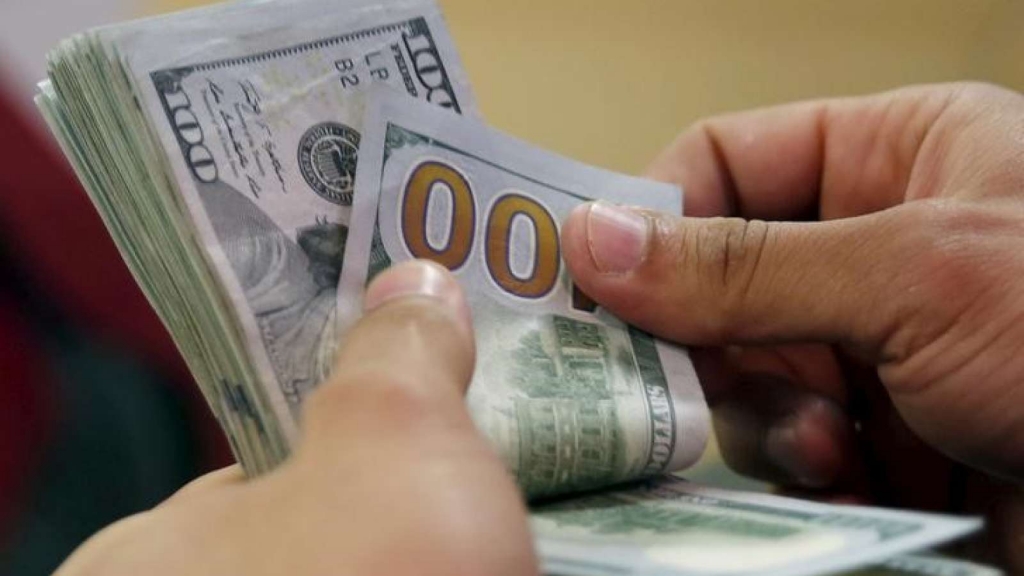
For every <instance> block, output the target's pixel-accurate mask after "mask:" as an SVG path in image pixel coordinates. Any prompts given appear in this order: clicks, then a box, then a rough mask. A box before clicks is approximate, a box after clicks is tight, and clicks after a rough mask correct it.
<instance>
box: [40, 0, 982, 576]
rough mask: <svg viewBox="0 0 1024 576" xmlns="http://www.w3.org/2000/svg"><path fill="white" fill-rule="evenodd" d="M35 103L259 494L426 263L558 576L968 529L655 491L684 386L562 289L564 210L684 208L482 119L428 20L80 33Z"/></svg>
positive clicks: (243, 19)
mask: <svg viewBox="0 0 1024 576" xmlns="http://www.w3.org/2000/svg"><path fill="white" fill-rule="evenodd" d="M37 102H38V105H39V107H40V109H41V110H42V111H43V113H44V115H45V116H46V118H47V120H48V122H49V124H50V126H51V127H52V129H53V131H54V133H55V134H56V135H57V137H58V140H59V141H60V143H61V145H62V146H63V148H64V150H65V152H66V154H67V156H68V158H69V159H70V160H71V162H72V164H73V165H74V167H75V169H76V171H77V173H78V175H79V177H80V179H81V180H82V182H83V184H84V185H85V187H86V189H87V190H88V192H89V194H90V195H91V197H92V199H93V201H94V203H95V205H96V207H97V210H98V211H99V213H100V215H101V216H102V217H103V219H104V222H105V223H106V225H107V228H108V230H109V231H110V234H111V236H112V237H113V238H114V240H115V242H116V243H117V245H118V247H119V248H120V250H121V253H122V255H123V257H124V258H125V261H126V262H127V263H128V265H129V267H130V268H131V270H132V272H133V273H134V275H135V278H136V280H137V281H138V283H139V285H140V286H141V287H142V289H143V290H144V292H145V293H146V295H147V296H148V297H149V300H150V302H151V303H152V305H153V307H154V308H155V309H156V310H157V312H158V313H159V315H160V317H161V318H162V320H163V321H164V323H165V324H166V326H167V328H168V330H169V332H170V333H171V335H172V337H173V338H174V340H175V342H176V343H177V345H178V346H179V348H180V350H181V352H182V355H183V356H184V358H185V359H186V361H187V362H188V365H189V367H190V369H191V371H192V373H193V375H194V377H195V380H196V382H197V383H198V385H199V386H200V387H201V389H202V391H203V393H204V395H205V397H206V399H207V401H208V402H209V405H210V408H211V410H212V411H213V413H214V414H215V415H216V417H217V419H218V421H219V422H220V423H221V426H222V427H223V428H224V431H225V432H226V434H227V436H228V438H229V439H230V441H231V444H232V447H233V449H234V452H235V454H236V456H237V457H238V459H239V461H240V462H241V463H242V465H243V466H244V468H245V469H246V471H247V472H249V473H250V474H260V473H263V472H266V471H269V470H271V469H273V468H274V467H275V466H277V465H279V464H280V463H281V462H282V461H283V460H284V459H286V458H287V456H288V454H289V452H290V450H291V449H292V447H293V446H294V445H295V443H296V442H297V441H298V438H299V435H300V421H301V408H302V403H303V399H304V398H305V397H306V396H307V395H308V393H309V392H310V391H311V390H313V389H314V388H315V387H316V386H317V385H318V384H320V383H321V382H323V381H324V380H325V379H326V378H327V377H328V374H329V371H330V368H331V365H332V358H333V354H334V351H335V349H336V348H337V346H338V344H339V342H341V341H342V339H343V338H344V337H345V333H346V330H347V329H348V328H349V327H351V326H352V325H353V324H354V323H355V322H356V321H357V320H358V316H359V310H360V301H361V295H362V291H363V288H364V287H365V286H366V284H367V282H368V281H369V280H370V279H372V278H373V276H374V275H376V274H377V273H379V272H381V271H382V270H384V269H386V268H387V267H389V266H391V265H393V264H395V263H397V262H400V261H403V260H409V259H415V258H425V259H430V260H434V261H436V262H438V263H440V264H442V265H444V266H446V267H447V268H449V269H450V270H452V271H453V273H454V274H455V275H456V277H457V278H458V279H459V280H460V282H461V283H462V284H463V286H464V288H465V289H466V292H467V294H468V298H469V301H470V305H471V308H472V310H473V315H474V324H475V330H476V339H477V347H478V366H477V369H476V372H475V376H474V379H473V384H472V386H471V388H470V391H469V394H468V397H467V403H468V406H469V409H470V412H471V414H472V416H473V418H474V421H475V422H476V424H477V426H478V427H479V429H480V431H481V433H482V434H484V435H485V436H486V437H487V438H488V439H489V440H490V442H491V444H492V446H493V447H494V449H495V450H496V451H497V452H498V453H499V454H500V455H501V457H502V458H503V459H504V461H505V463H506V465H507V467H508V469H509V471H510V473H511V474H513V475H514V476H515V478H516V479H517V481H518V483H519V485H520V487H521V488H522V490H523V492H524V494H525V495H526V497H527V498H529V499H530V500H531V501H533V502H535V503H536V504H535V505H534V508H533V529H534V533H535V534H536V540H537V547H538V550H539V552H540V555H541V557H542V559H543V562H544V568H545V570H547V571H549V572H551V573H559V574H704V573H715V574H746V573H758V574H794V575H795V574H818V573H825V572H835V571H837V570H843V569H848V568H852V567H856V566H859V565H863V564H870V563H876V562H879V561H882V560H885V559H888V558H891V557H894V556H896V555H898V554H901V553H904V552H907V551H911V550H915V549H920V548H925V547H929V546H932V545H935V544H937V543H940V542H942V541H945V540H948V539H950V538H953V537H956V536H960V535H963V534H965V533H967V532H969V531H971V530H973V529H975V528H976V527H977V526H978V522H977V521H975V520H970V519H959V518H952V517H941V516H932V515H924V514H917V513H912V512H899V511H884V510H876V509H868V508H852V507H838V506H831V505H825V504H818V503H811V502H803V501H797V500H791V499H783V498H778V497H773V496H768V495H760V494H743V493H735V492H728V491H724V490H716V489H712V488H705V487H700V486H696V485H692V484H690V483H687V482H686V481H684V480H682V479H680V478H678V477H675V476H671V475H666V474H669V473H672V472H677V471H680V470H684V469H686V468H687V467H688V466H690V465H692V464H693V463H694V462H695V461H696V460H697V459H698V458H699V457H700V455H701V454H702V452H703V450H704V445H705V442H706V439H707V436H708V430H709V417H708V410H707V406H706V405H705V403H704V399H703V396H702V393H701V389H700V386H699V383H698V381H697V378H696V375H695V373H694V370H693V366H692V364H691V363H690V361H689V358H688V356H687V353H686V351H685V350H684V349H682V348H679V347H677V346H674V345H671V344H668V343H665V342H661V341H658V340H656V339H654V338H652V337H651V336H649V335H647V334H645V333H643V332H641V331H639V330H636V329H634V328H631V327H629V326H626V325H625V324H623V323H622V322H621V321H619V320H618V319H616V318H614V317H612V316H611V315H609V314H607V313H606V312H605V311H603V310H602V309H601V308H599V307H596V306H595V305H594V304H593V303H592V302H590V301H589V299H587V298H586V296H585V295H584V294H581V293H580V292H579V291H578V290H577V289H575V287H574V286H573V284H572V282H571V279H570V278H569V277H568V275H567V273H566V271H565V268H564V266H563V265H562V263H561V257H560V254H559V241H558V235H559V227H560V223H561V221H562V220H563V219H564V218H565V217H566V216H567V215H568V213H569V211H571V210H572V208H573V207H575V206H577V205H579V204H581V203H583V202H586V201H590V200H605V201H609V202H617V203H628V204H631V205H640V206H645V207H648V208H651V209H656V210H662V211H678V210H679V209H680V207H681V206H682V204H683V202H682V200H683V198H682V192H681V191H680V190H678V189H676V188H673V187H671V186H668V185H664V184H658V183H654V182H647V181H643V180H640V179H637V178H632V177H628V176H624V175H618V174H613V173H609V172H607V171H604V170H600V169H597V168H592V167H588V166H584V165H581V164H579V163H576V162H573V161H570V160H567V159H565V158H561V157H559V156H556V155H554V154H551V153H548V152H545V151H542V150H539V149H537V148H534V147H532V146H530V145H528V144H525V143H523V142H520V141H517V140H515V139H513V138H510V137H508V136H505V135H503V134H500V133H498V132H496V131H494V130H492V129H490V128H487V127H485V126H484V125H482V124H481V123H480V121H479V120H477V119H474V117H475V116H476V111H475V107H474V103H473V98H472V95H471V93H470V88H469V84H468V81H467V79H466V74H465V72H464V71H463V69H462V66H461V64H460V62H459V59H458V55H457V53H456V50H455V47H454V45H453V43H452V41H451V39H450V37H449V35H448V32H447V29H446V28H445V25H444V21H443V18H442V16H441V14H440V12H439V10H438V8H437V6H436V5H434V3H433V2H432V1H430V0H404V1H396V2H389V3H386V4H379V3H374V2H368V1H366V0H358V1H350V2H335V1H334V0H276V1H270V2H256V3H238V4H226V5H219V6H215V7H212V8H206V9H201V10H195V11H191V12H184V13H180V14H176V15H170V16H165V17H161V18H156V19H151V20H145V21H140V22H134V23H128V24H122V25H117V26H112V27H107V28H101V29H98V30H93V31H89V32H86V33H84V34H81V35H79V36H76V37H74V38H72V39H70V40H67V41H65V42H63V43H62V44H61V45H60V46H58V47H57V48H56V49H55V50H54V52H53V53H52V55H51V59H50V79H49V81H46V82H43V83H42V84H41V86H40V95H39V97H38V100H37ZM629 482H633V483H632V484H629ZM583 491H587V492H586V493H585V494H579V493H581V492H583ZM556 496H557V497H558V499H557V500H550V498H551V497H556ZM545 499H546V500H545ZM739 550H742V551H743V554H737V551H739ZM892 562H896V561H892ZM892 562H891V563H890V568H891V569H893V570H897V571H898V570H904V571H906V570H907V568H906V567H907V566H931V568H927V569H928V570H933V569H935V568H934V566H935V565H936V563H938V565H944V566H953V564H948V565H945V564H943V561H941V560H932V559H917V560H912V559H904V560H903V561H902V564H900V563H899V562H896V563H895V564H892ZM915 562H916V563H915ZM929 562H931V564H929ZM957 566H960V568H958V569H961V570H966V571H961V572H949V573H977V574H981V573H985V572H984V569H982V568H975V567H970V568H964V567H963V566H961V565H957ZM924 570H925V569H921V571H922V572H923V571H924ZM974 570H977V571H976V572H975V571H974Z"/></svg>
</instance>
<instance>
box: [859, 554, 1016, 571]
mask: <svg viewBox="0 0 1024 576" xmlns="http://www.w3.org/2000/svg"><path fill="white" fill-rule="evenodd" d="M1002 574H1003V572H1002V571H1001V570H998V569H996V568H992V567H990V566H982V565H981V564H975V563H973V562H964V561H962V560H955V559H952V558H945V557H942V556H935V555H927V554H908V555H906V556H897V557H895V558H892V559H890V560H886V561H885V562H882V563H881V564H879V565H877V566H872V567H870V568H864V569H862V570H857V571H856V572H850V573H848V574H847V576H1002Z"/></svg>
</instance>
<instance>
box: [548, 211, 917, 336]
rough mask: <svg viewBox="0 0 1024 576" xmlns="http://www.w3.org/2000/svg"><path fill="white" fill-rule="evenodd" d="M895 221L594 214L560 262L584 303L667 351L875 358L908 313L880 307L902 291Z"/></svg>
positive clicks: (569, 224)
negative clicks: (838, 346) (679, 345)
mask: <svg viewBox="0 0 1024 576" xmlns="http://www.w3.org/2000/svg"><path fill="white" fill-rule="evenodd" d="M897 220H898V218H894V217H893V215H892V214H890V213H888V212H880V213H876V214H873V215H868V216H862V217H857V218H848V219H843V220H834V221H829V222H815V223H810V222H762V221H748V220H743V219H740V218H686V217H678V216H672V215H666V214H658V213H654V212H649V211H643V210H638V209H631V208H625V207H619V206H613V205H610V204H606V203H603V202H598V203H592V204H586V205H583V206H580V207H578V208H577V209H576V210H575V211H574V212H573V213H572V214H571V215H570V216H569V218H568V220H567V221H566V223H565V225H564V228H563V233H562V238H563V252H564V255H565V260H566V264H567V266H568V268H569V271H570V272H571V274H572V276H573V279H574V280H575V282H576V284H577V286H578V287H579V288H580V289H581V290H582V291H583V292H584V293H586V294H587V295H588V296H590V297H591V298H593V299H594V300H595V301H597V302H599V303H600V304H601V305H602V306H604V307H605V308H606V309H608V310H609V311H610V312H612V313H614V314H616V315H617V316H619V317H620V318H622V319H623V320H625V321H626V322H628V323H631V324H634V325H636V326H639V327H640V328H643V329H645V330H648V331H650V332H653V333H655V334H657V335H659V336H662V337H665V338H668V339H671V340H675V341H679V342H683V343H686V344H694V345H716V344H733V343H735V344H741V343H771V342H784V341H832V342H845V343H850V344H854V345H856V346H857V347H858V348H860V347H869V348H876V347H877V346H880V345H881V344H882V339H883V338H884V337H885V334H886V329H887V328H888V324H887V322H891V321H892V319H893V318H896V317H898V316H893V314H897V313H898V310H896V309H897V308H898V307H899V306H900V304H899V303H898V302H895V301H892V300H887V299H883V298H879V296H880V295H885V294H892V293H893V292H892V290H893V289H894V287H893V285H891V284H890V280H891V279H892V275H891V274H889V273H886V272H885V270H884V269H883V268H884V267H885V266H891V265H893V263H894V262H900V261H901V259H900V258H899V257H896V255H897V254H898V251H899V250H900V249H901V247H900V246H899V243H898V242H894V241H893V238H894V237H895V236H897V235H898V234H899V226H897V225H896V224H897ZM892 272H893V273H895V271H892ZM880 306H882V307H888V308H891V309H890V310H881V309H879V307H880Z"/></svg>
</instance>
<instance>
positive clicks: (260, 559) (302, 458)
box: [59, 262, 536, 576]
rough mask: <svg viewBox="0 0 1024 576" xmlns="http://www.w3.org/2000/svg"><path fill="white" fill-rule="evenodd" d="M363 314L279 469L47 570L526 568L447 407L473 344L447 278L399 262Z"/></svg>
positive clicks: (458, 295)
mask: <svg viewBox="0 0 1024 576" xmlns="http://www.w3.org/2000/svg"><path fill="white" fill-rule="evenodd" d="M365 305H366V308H367V310H368V311H369V313H368V314H367V315H366V316H365V317H364V318H363V319H362V320H361V321H360V323H359V325H358V326H357V327H355V328H354V329H353V331H352V334H351V338H349V340H348V342H347V344H346V345H345V346H344V347H343V348H342V349H341V351H340V352H339V355H338V361H337V370H335V372H334V373H335V374H336V375H337V376H336V377H335V378H334V379H333V380H332V381H331V382H329V383H327V384H326V385H324V386H323V387H321V388H320V389H318V390H317V392H316V393H315V394H313V395H312V397H311V398H310V400H308V401H307V404H306V415H305V433H304V440H303V444H302V446H301V447H300V449H299V450H297V451H296V453H295V454H294V456H293V458H292V459H291V461H290V462H289V463H288V464H287V465H285V466H284V467H282V468H281V469H280V470H278V471H276V472H275V473H273V474H270V475H267V476H264V477H262V478H259V479H256V480H252V481H249V482H246V481H245V480H244V478H243V476H242V474H241V472H240V471H239V470H238V469H235V468H232V469H229V470H227V471H223V472H220V473H218V474H214V475H212V476H209V477H206V478H204V479H202V480H199V481H197V482H196V483H194V484H193V485H190V486H188V487H186V488H184V489H183V490H182V491H181V492H179V493H178V494H177V495H175V496H174V497H172V498H171V499H170V500H168V501H167V502H165V503H164V504H163V505H161V506H159V507H158V508H156V509H155V510H153V511H151V512H148V513H146V514H141V515H139V516H136V517H133V518H130V519H128V520H125V521H123V522H121V523H119V524H116V525H114V526H112V527H111V528H108V529H107V530H106V531H104V532H101V533H100V534H98V535H97V536H95V537H94V538H93V539H92V540H91V541H90V542H88V543H87V544H86V545H85V546H83V547H82V548H81V549H80V550H79V551H78V552H77V553H75V555H74V556H72V557H71V558H70V559H69V560H68V562H67V563H66V564H65V565H64V567H63V568H62V569H61V570H60V571H59V574H61V575H62V576H76V575H80V574H106V575H111V576H115V575H126V576H127V575H133V574H147V575H154V576H155V575H161V574H167V575H175V576H178V575H185V574H187V575H195V574H245V575H246V576H256V575H259V574H266V575H268V576H269V575H275V576H276V575H280V574H303V575H307V576H312V575H316V574H324V575H327V574H339V573H346V574H389V575H397V574H438V575H451V574H493V575H502V574H504V575H509V576H512V575H515V576H520V575H526V574H532V573H535V572H536V560H535V559H534V557H533V552H532V548H531V545H530V536H529V532H528V530H527V524H526V509H525V507H524V505H523V502H522V499H521V497H520V495H519V492H518V491H517V490H516V488H515V485H514V484H513V483H512V481H511V479H510V478H509V476H508V474H506V472H505V469H504V467H503V466H502V464H501V462H500V461H499V460H498V458H497V457H496V456H495V455H494V453H493V452H492V451H491V450H490V449H489V447H488V446H487V444H486V443H485V442H484V440H483V439H482V438H481V437H480V436H479V435H477V434H476V431H475V430H474V428H473V424H472V422H471V420H470V419H469V415H468V413H467V412H466V409H465V405H464V403H463V393H464V391H465V389H466V386H467V385H468V383H469V378H470V374H471V373H472V370H473V361H474V347H473V340H472V329H471V325H470V320H469V312H468V310H467V308H466V304H465V301H464V299H463V295H462V291H461V289H460V288H459V286H458V284H457V283H456V282H455V281H454V280H453V279H452V277H451V276H450V275H449V274H448V273H447V272H446V271H444V270H443V269H441V268H440V267H438V266H435V265H430V264H425V263H419V262H414V263H409V264H406V265H404V266H398V267H396V268H395V269H394V270H392V271H389V272H387V273H385V274H383V275H381V276H380V277H379V278H378V279H377V281H376V282H375V283H374V285H373V286H372V287H371V288H370V289H369V291H368V292H367V295H366V299H365Z"/></svg>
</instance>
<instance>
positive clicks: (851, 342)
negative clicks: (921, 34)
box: [562, 84, 1024, 571]
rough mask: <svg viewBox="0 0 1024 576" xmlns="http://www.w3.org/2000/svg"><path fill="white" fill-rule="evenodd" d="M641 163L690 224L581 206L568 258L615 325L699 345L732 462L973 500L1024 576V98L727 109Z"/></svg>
mask: <svg viewBox="0 0 1024 576" xmlns="http://www.w3.org/2000/svg"><path fill="white" fill-rule="evenodd" d="M648 176H650V177H652V178H655V179H658V180H663V181H667V182H672V183H675V184H679V185H680V186H682V187H683V189H684V191H685V194H686V213H687V217H683V218H680V217H675V216H669V215H662V214H654V213H649V212H645V211H641V210H631V209H627V208H622V207H615V206H611V205H607V204H600V203H598V204H591V205H587V206H584V207H581V208H580V209H578V210H577V211H576V212H574V213H573V214H572V215H571V216H570V218H569V219H568V221H567V222H566V224H565V227H564V230H563V235H562V238H563V250H564V254H565V258H566V262H567V265H568V267H569V270H570V272H571V273H572V275H573V277H574V279H575V281H576V283H577V284H578V286H579V287H580V288H581V289H582V290H583V291H584V292H586V293H587V294H588V295H590V296H591V297H592V298H594V299H595V300H596V301H597V302H599V303H601V304H602V305H604V306H605V307H606V308H607V309H609V310H610V311H612V312H613V313H615V314H617V315H618V316H620V317H621V318H623V319H624V320H626V321H627V322H630V323H633V324H636V325H638V326H640V327H641V328H644V329H646V330H649V331H651V332H653V333H655V334H657V335H659V336H662V337H665V338H667V339H670V340H674V341H678V342H682V343H685V344H689V345H694V346H698V347H700V348H698V349H697V350H696V351H695V361H696V362H697V365H698V370H699V372H700V373H701V377H702V382H703V384H704V386H705V390H706V392H707V395H708V398H709V402H710V403H711V404H712V408H713V410H714V414H715V427H716V433H717V436H718V438H719V442H720V444H721V445H722V449H723V454H724V456H725V458H726V460H727V462H728V463H729V464H730V466H732V467H733V468H734V469H736V470H737V471H739V472H741V473H745V474H749V475H753V476H757V477H761V478H764V479H767V480H770V481H774V482H778V483H781V484H783V485H784V486H788V487H790V488H800V489H815V490H819V491H823V492H824V491H827V492H828V493H830V494H834V495H837V496H840V497H844V498H845V497H851V498H853V499H855V500H858V501H864V500H868V501H871V502H875V503H882V504H888V505H900V506H911V507H918V508H928V509H933V510H943V511H951V512H980V513H985V514H987V515H989V517H990V520H991V522H990V529H989V533H990V535H991V536H992V537H991V538H989V539H988V541H987V542H986V545H992V546H994V551H993V550H989V552H992V553H993V554H994V556H989V558H996V559H997V560H998V561H1000V562H1002V563H1004V564H1005V565H1007V566H1008V567H1010V568H1011V571H1015V570H1021V571H1024V558H1022V557H1024V497H1022V495H1021V488H1020V483H1021V482H1022V481H1024V97H1022V96H1021V95H1020V94H1017V93H1014V92H1011V91H1008V90H1003V89H1000V88H996V87H992V86H986V85H977V84H955V85H941V86H926V87H912V88H907V89H902V90H897V91H894V92H889V93H885V94H879V95H874V96H867V97H858V98H848V99H837V100H824V101H813V102H805V103H798V104H792V105H787V106H782V107H777V108H769V109H764V110H757V111H753V112H746V113H740V114H734V115H728V116H723V117H719V118H714V119H711V120H707V121H705V122H702V123H700V124H698V125H696V126H695V127H693V128H692V129H690V130H688V131H686V132H685V133H683V134H682V135H681V136H680V137H679V138H678V139H677V140H676V141H675V142H674V143H673V144H672V145H671V146H670V147H669V148H668V149H667V150H666V151H665V152H664V153H663V154H662V155H661V156H660V157H659V158H658V159H657V160H655V162H654V163H653V165H652V166H651V167H650V169H649V171H648ZM961 463H962V464H966V465H967V466H970V467H972V468H973V469H974V470H980V471H984V472H985V474H981V473H977V472H972V473H967V472H966V468H965V467H964V466H962V465H961Z"/></svg>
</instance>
